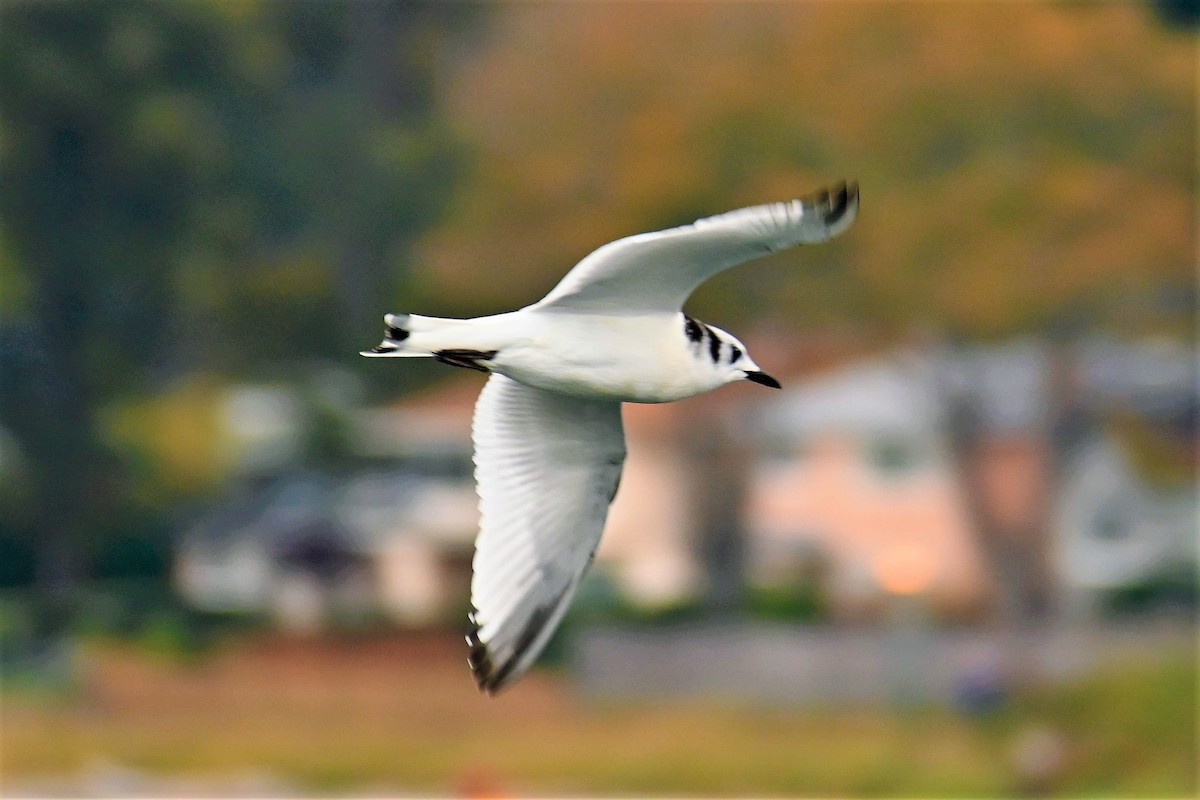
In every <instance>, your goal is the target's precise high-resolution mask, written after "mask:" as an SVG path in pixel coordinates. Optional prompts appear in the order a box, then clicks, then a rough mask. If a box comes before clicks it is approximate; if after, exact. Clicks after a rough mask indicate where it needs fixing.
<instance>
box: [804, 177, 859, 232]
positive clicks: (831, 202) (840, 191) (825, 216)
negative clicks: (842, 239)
mask: <svg viewBox="0 0 1200 800" xmlns="http://www.w3.org/2000/svg"><path fill="white" fill-rule="evenodd" d="M801 202H802V203H803V204H804V205H806V206H809V207H811V208H814V209H816V211H817V212H818V213H819V214H820V215H821V219H822V220H824V221H825V224H826V225H836V224H837V222H838V221H839V220H841V218H842V217H844V216H846V213H847V212H848V211H850V209H855V208H857V207H858V204H859V193H858V181H853V180H851V181H839V182H838V183H835V184H834V185H833V186H827V187H825V188H823V189H820V190H818V191H816V192H813V193H812V194H810V195H808V196H807V197H804V198H802V200H801Z"/></svg>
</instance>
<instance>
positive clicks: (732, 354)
mask: <svg viewBox="0 0 1200 800" xmlns="http://www.w3.org/2000/svg"><path fill="white" fill-rule="evenodd" d="M741 357H742V348H740V347H738V346H737V345H736V344H731V345H729V363H730V364H733V363H735V362H736V361H737V360H738V359H739V358H741Z"/></svg>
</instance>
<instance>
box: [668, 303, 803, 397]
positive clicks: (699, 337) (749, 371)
mask: <svg viewBox="0 0 1200 800" xmlns="http://www.w3.org/2000/svg"><path fill="white" fill-rule="evenodd" d="M684 325H685V327H684V333H685V334H686V336H687V338H688V340H689V342H690V343H691V346H692V348H693V352H694V353H695V355H696V358H697V359H698V360H700V361H704V362H708V363H709V364H710V365H711V367H712V369H714V370H716V372H717V373H718V375H719V378H720V379H721V381H722V382H723V383H733V382H734V381H751V382H753V383H757V384H761V385H763V386H769V387H771V388H772V389H779V388H782V387H780V385H779V381H777V380H775V379H774V378H772V377H771V376H770V375H768V374H767V373H765V372H763V371H762V370H761V369H759V367H758V364H755V363H754V359H752V358H751V357H750V353H749V352H748V351H747V350H746V345H744V344H742V342H741V340H739V339H738V338H737V337H736V336H734V335H733V334H732V333H729V332H728V331H723V330H721V329H720V328H718V327H716V326H714V325H706V324H704V323H703V322H699V321H697V320H694V319H692V318H691V317H684Z"/></svg>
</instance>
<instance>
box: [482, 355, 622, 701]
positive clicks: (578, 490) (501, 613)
mask: <svg viewBox="0 0 1200 800" xmlns="http://www.w3.org/2000/svg"><path fill="white" fill-rule="evenodd" d="M472 438H473V439H474V442H475V479H476V482H477V484H478V488H479V510H480V518H481V520H480V533H479V538H478V539H477V541H476V544H475V558H474V561H473V567H474V576H473V578H472V583H471V603H472V605H473V606H474V607H475V611H474V613H473V614H472V615H471V621H472V623H473V630H472V632H471V634H470V635H469V636H468V641H469V642H470V644H471V655H470V657H469V658H468V661H469V663H470V664H471V668H472V671H473V672H474V674H475V679H476V682H477V683H478V684H479V687H480V689H482V690H484V691H486V692H488V693H489V694H492V693H495V692H497V691H499V690H500V689H502V688H504V687H505V686H506V685H508V684H510V683H512V682H513V681H514V680H516V679H517V678H518V677H520V676H521V675H522V674H523V673H524V672H525V670H527V669H528V668H529V667H530V666H531V665H532V664H533V662H534V660H535V659H536V658H537V656H538V655H539V653H540V652H541V651H542V649H543V648H544V647H545V646H546V643H547V642H548V641H549V639H550V635H551V634H552V633H553V632H554V629H555V627H556V626H557V625H558V623H559V621H560V620H561V619H562V616H563V614H564V613H565V612H566V609H567V606H568V605H569V604H570V601H571V598H572V597H573V596H574V594H575V589H576V587H578V585H579V581H580V580H581V579H582V577H583V575H584V573H585V572H586V571H587V568H588V565H589V564H590V563H591V558H592V554H593V553H594V552H595V549H596V546H597V545H598V544H599V541H600V534H601V533H602V532H603V530H604V520H605V518H606V517H607V514H608V505H609V503H610V502H611V500H612V497H613V494H614V493H615V491H616V486H617V482H618V481H619V480H620V476H621V467H622V465H623V463H624V460H625V436H624V431H623V429H622V426H621V405H620V403H615V402H611V401H599V400H589V399H584V398H576V397H569V396H567V395H560V394H555V393H552V392H546V391H542V390H540V389H535V388H532V387H529V386H525V385H524V384H520V383H517V382H516V381H513V380H510V379H509V378H506V377H504V376H502V375H493V376H492V377H491V378H490V379H489V380H488V382H487V385H486V386H484V389H483V392H482V393H481V394H480V396H479V401H478V403H477V404H476V407H475V420H474V423H473V425H472Z"/></svg>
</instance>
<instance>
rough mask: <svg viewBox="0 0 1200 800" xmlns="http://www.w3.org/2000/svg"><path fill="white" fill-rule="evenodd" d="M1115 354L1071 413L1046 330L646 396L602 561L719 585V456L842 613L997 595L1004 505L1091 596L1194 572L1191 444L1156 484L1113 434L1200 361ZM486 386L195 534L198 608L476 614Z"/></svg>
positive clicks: (763, 537)
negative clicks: (478, 471)
mask: <svg viewBox="0 0 1200 800" xmlns="http://www.w3.org/2000/svg"><path fill="white" fill-rule="evenodd" d="M1114 347H1115V346H1113V345H1111V343H1108V344H1105V343H1104V342H1101V341H1099V340H1096V341H1091V342H1089V343H1086V344H1085V346H1083V347H1081V348H1080V349H1079V350H1078V352H1077V353H1076V355H1077V358H1076V359H1075V362H1074V368H1073V373H1072V374H1073V376H1074V378H1073V380H1074V381H1075V382H1074V383H1073V384H1072V386H1073V390H1072V393H1071V394H1070V398H1074V399H1072V400H1070V401H1069V402H1067V401H1064V398H1063V397H1057V398H1056V397H1053V396H1052V392H1053V391H1054V390H1055V387H1056V384H1055V383H1054V381H1053V380H1052V378H1053V377H1054V374H1053V371H1052V367H1053V362H1052V359H1050V358H1049V357H1048V355H1047V352H1046V350H1045V348H1044V346H1043V344H1042V343H1040V342H1038V341H1035V340H1023V341H1017V342H1010V343H1008V344H1004V345H998V346H989V347H977V348H971V349H968V350H960V351H955V352H953V353H950V352H946V351H943V350H940V349H937V348H926V349H917V350H907V351H903V350H902V351H898V352H893V353H889V354H883V355H877V356H873V357H870V358H866V359H862V358H860V359H858V360H856V361H852V362H850V363H846V364H843V365H841V366H836V367H833V368H829V369H826V370H825V371H823V372H821V373H818V374H812V375H807V376H804V377H801V378H798V379H795V380H793V381H785V383H787V384H788V385H789V386H795V387H796V388H792V389H786V390H784V391H783V392H782V393H779V394H775V393H770V394H768V393H764V392H762V391H761V390H757V388H756V387H744V386H738V387H730V388H727V389H726V390H724V391H723V392H718V393H713V394H711V395H705V396H703V397H700V398H693V399H690V400H686V401H683V402H680V403H673V404H665V405H637V404H629V405H627V406H626V408H625V412H624V413H625V423H626V428H627V435H628V440H629V455H628V460H627V462H626V466H625V474H624V477H623V480H622V484H621V489H620V492H619V493H618V495H617V498H616V500H615V502H614V504H613V507H612V511H611V514H610V517H609V521H608V525H607V528H606V533H605V537H604V540H603V542H602V545H601V547H600V550H599V552H598V554H597V565H596V569H597V570H598V571H602V572H604V573H605V574H606V575H607V576H608V577H609V578H610V579H611V580H612V582H613V584H614V585H615V587H616V589H617V591H618V592H619V593H620V594H621V595H623V596H624V597H625V598H626V599H627V600H629V601H631V602H633V603H635V604H639V605H643V606H655V605H668V604H673V603H679V602H686V601H688V600H691V599H695V598H696V597H697V596H698V595H699V594H700V593H701V592H703V591H704V590H705V588H706V584H705V578H706V577H707V575H706V571H705V569H704V567H703V565H702V564H701V556H700V554H699V553H698V548H699V545H700V543H699V542H698V534H697V530H698V528H699V526H700V524H701V523H702V520H701V519H700V516H699V515H700V514H702V513H704V512H703V506H704V505H705V504H704V503H703V502H700V500H702V499H703V498H699V497H698V495H697V492H698V491H700V490H703V491H704V492H709V491H711V487H708V488H704V487H699V488H698V486H697V483H696V478H697V473H698V472H699V471H703V472H704V473H705V474H707V473H708V472H710V471H712V470H716V469H718V468H720V469H724V470H725V471H724V472H723V473H722V474H723V476H724V477H723V478H722V483H724V482H726V481H729V480H739V481H741V482H743V483H744V487H742V489H741V490H739V492H740V493H739V492H733V493H732V494H730V497H740V498H741V500H740V502H739V503H738V504H739V505H740V506H741V507H742V509H743V512H742V517H741V520H740V522H739V521H738V520H736V519H734V520H733V521H732V522H731V523H729V524H733V525H735V526H736V527H738V528H740V529H741V536H742V541H743V546H744V556H745V558H744V572H745V575H744V577H745V579H746V580H747V581H748V582H749V583H751V584H753V585H758V586H762V587H771V588H780V589H789V588H795V587H797V586H801V585H808V586H809V587H810V588H813V587H814V585H815V588H817V589H819V591H821V592H822V593H824V595H825V596H826V598H827V600H828V601H829V607H830V609H831V611H832V612H833V613H834V615H835V616H837V617H840V618H874V617H878V616H879V615H880V614H881V613H882V612H883V611H884V610H885V609H886V608H888V601H889V598H893V597H896V596H905V595H920V596H921V597H922V598H924V599H925V600H926V601H927V603H928V605H929V606H930V607H931V608H933V609H934V610H935V612H936V613H938V614H941V615H943V616H950V617H954V618H971V617H973V616H976V615H978V613H979V612H980V611H981V610H983V609H984V608H986V607H987V606H988V604H989V603H992V602H994V600H995V597H994V594H995V580H996V574H995V572H994V570H997V569H1004V568H1005V564H1004V563H1003V562H1001V563H999V564H998V563H997V562H996V553H995V552H992V553H987V552H984V550H983V549H982V548H983V546H984V545H985V542H983V540H982V539H981V531H980V529H979V528H978V527H977V526H978V525H980V524H981V523H980V519H981V517H980V515H981V514H982V515H986V519H987V520H988V524H990V525H991V526H992V527H991V528H989V529H988V530H987V533H988V534H990V535H1001V536H1012V537H1020V536H1038V537H1041V538H1042V539H1046V540H1047V542H1046V548H1045V549H1046V550H1047V551H1048V552H1047V554H1046V559H1045V560H1046V561H1047V562H1048V563H1047V565H1046V566H1047V569H1048V570H1049V571H1050V577H1049V580H1050V581H1051V582H1052V583H1053V584H1054V588H1055V589H1057V590H1061V592H1062V593H1063V594H1064V596H1069V597H1071V598H1075V600H1076V601H1077V602H1076V604H1077V605H1079V604H1080V603H1082V605H1083V606H1086V605H1088V601H1087V598H1088V597H1089V596H1090V595H1089V594H1088V593H1089V592H1093V591H1096V590H1108V589H1111V588H1113V587H1115V586H1122V585H1128V584H1131V583H1134V582H1137V581H1142V580H1146V579H1147V578H1150V577H1153V576H1154V575H1155V574H1158V572H1161V571H1162V569H1163V568H1164V567H1165V566H1169V567H1171V568H1172V569H1179V568H1181V566H1180V565H1183V568H1190V567H1189V566H1188V565H1191V564H1193V563H1194V560H1193V559H1192V557H1191V554H1190V549H1191V547H1192V546H1193V545H1194V536H1195V518H1194V512H1195V501H1196V490H1195V486H1194V481H1192V480H1191V476H1192V472H1191V471H1190V460H1189V459H1190V456H1189V457H1185V459H1184V460H1185V462H1186V464H1185V468H1184V470H1183V475H1184V476H1185V478H1186V479H1185V480H1183V481H1176V482H1175V483H1173V484H1170V485H1169V486H1168V487H1166V488H1164V487H1163V486H1162V485H1160V483H1161V482H1160V483H1154V482H1147V480H1146V479H1145V478H1144V477H1142V476H1141V473H1140V472H1139V471H1138V469H1137V468H1136V467H1135V465H1134V464H1133V462H1131V461H1130V459H1129V458H1128V457H1127V456H1125V455H1122V454H1123V453H1125V452H1126V449H1123V448H1122V446H1121V442H1120V439H1119V438H1118V437H1115V436H1114V433H1113V431H1112V430H1111V428H1110V427H1108V426H1106V425H1105V424H1102V422H1103V421H1104V420H1107V419H1110V418H1112V417H1113V415H1114V414H1118V413H1119V412H1120V411H1121V410H1122V409H1133V410H1134V411H1136V412H1137V414H1138V415H1140V416H1138V418H1139V419H1142V418H1148V419H1157V418H1162V419H1167V420H1172V419H1176V418H1178V417H1179V416H1180V414H1182V415H1183V416H1184V417H1186V416H1187V413H1189V412H1188V411H1187V409H1188V408H1189V406H1188V402H1189V399H1190V398H1191V394H1190V384H1189V383H1188V380H1190V376H1191V375H1192V374H1193V373H1192V372H1190V371H1189V369H1190V368H1189V362H1187V360H1186V359H1187V357H1188V356H1187V351H1186V349H1185V350H1183V351H1181V352H1179V353H1173V354H1172V355H1170V357H1163V354H1162V353H1161V352H1159V353H1158V356H1157V358H1158V361H1157V362H1156V363H1158V364H1159V367H1158V368H1148V367H1147V366H1146V363H1147V355H1146V352H1145V350H1144V349H1143V348H1138V347H1126V346H1124V345H1122V346H1121V347H1119V348H1116V349H1114ZM1114 353H1115V355H1114ZM1181 356H1182V357H1183V359H1184V360H1183V361H1182V362H1181V361H1180V357H1181ZM1114 358H1115V359H1116V360H1115V361H1114V360H1113V359H1114ZM1125 362H1130V364H1131V366H1130V367H1129V368H1125V367H1123V366H1122V364H1124V363H1125ZM1181 365H1182V368H1181ZM1137 374H1140V375H1141V376H1142V377H1141V378H1140V379H1137V380H1132V379H1131V376H1133V375H1137ZM482 381H483V379H482V377H481V376H477V375H473V374H472V375H455V376H452V377H451V378H450V379H449V380H447V381H446V382H444V383H442V384H439V385H437V386H435V387H433V388H432V389H430V390H427V391H425V392H423V393H419V394H416V395H413V396H409V397H406V398H404V399H402V400H401V401H399V402H397V403H395V404H392V405H388V406H384V407H380V408H375V409H370V410H366V411H362V412H359V414H358V415H357V418H356V424H355V425H354V429H355V430H356V431H357V436H356V439H355V441H354V443H353V445H354V448H355V450H356V451H357V452H358V453H359V454H360V456H362V457H363V458H364V459H366V460H367V463H369V464H370V465H371V466H369V467H365V468H363V469H362V470H361V471H359V472H357V473H355V474H353V475H351V476H350V477H348V478H345V479H341V480H338V481H336V482H334V481H328V480H327V481H325V482H324V483H318V482H315V481H314V479H312V478H311V476H310V477H294V478H292V479H286V480H279V481H276V482H275V483H273V484H271V485H270V486H268V487H263V488H260V489H259V490H257V491H256V492H251V493H249V494H248V495H247V496H246V497H243V498H242V499H238V500H235V501H233V502H231V503H230V504H229V505H227V506H226V507H224V508H223V509H221V510H219V511H217V512H215V513H214V514H213V515H211V516H210V517H208V518H206V519H204V520H202V521H201V522H200V523H198V524H197V525H196V526H194V527H193V528H192V529H190V530H189V531H187V532H186V533H185V535H184V536H183V537H182V540H181V544H180V547H179V558H178V571H177V575H178V579H179V586H180V589H181V591H182V592H183V593H184V595H185V597H187V598H188V599H189V600H191V602H193V603H195V604H196V605H198V606H200V607H203V608H212V609H231V610H233V609H236V610H246V611H257V612H268V613H273V614H275V615H276V616H278V617H279V618H280V619H281V620H283V621H284V622H285V624H288V625H290V626H291V627H294V628H305V627H312V626H314V625H316V624H318V622H319V621H320V620H324V619H328V618H330V617H331V615H336V614H342V615H345V614H348V613H349V614H364V613H381V614H383V615H385V616H386V617H387V618H389V619H392V620H394V621H398V622H401V623H403V624H410V625H420V624H428V623H435V622H439V621H445V620H450V619H454V618H457V617H459V616H460V615H461V614H462V613H463V612H464V611H465V610H466V607H467V602H468V598H469V582H470V565H471V555H472V548H473V540H474V537H475V533H476V531H477V526H478V510H477V503H476V498H475V492H474V484H473V477H472V463H471V444H470V425H471V416H472V412H473V408H474V403H475V399H476V397H477V396H478V392H479V389H480V388H481V385H482ZM1139 387H1140V388H1139ZM1146 387H1149V388H1146ZM1142 395H1145V397H1143V399H1142V401H1137V399H1136V398H1138V397H1141V396H1142ZM1172 398H1173V399H1172ZM951 402H955V403H958V407H961V408H966V409H968V410H969V411H970V418H971V421H970V423H969V424H970V425H971V426H972V430H973V434H972V435H973V436H974V442H975V446H974V447H973V449H972V450H971V452H970V454H969V455H970V458H969V460H968V462H966V463H964V461H963V454H962V453H957V452H954V448H953V447H952V446H951V440H952V436H953V435H954V433H955V431H954V428H953V426H954V425H962V424H963V422H962V420H961V419H956V418H955V417H954V415H953V414H952V413H950V410H951V407H950V403H951ZM1139 402H1140V405H1139ZM1154 404H1158V405H1159V406H1162V408H1157V407H1155V408H1151V407H1150V406H1152V405H1154ZM1054 408H1060V409H1061V408H1066V409H1068V410H1070V411H1071V413H1070V414H1066V415H1064V414H1058V415H1057V417H1055V416H1054V415H1053V414H1052V413H1051V410H1052V409H1054ZM1181 409H1182V410H1181ZM1156 414H1157V415H1158V416H1157V417H1156V416H1155V415H1156ZM1064 419H1065V420H1067V421H1068V422H1069V423H1070V424H1068V425H1064V424H1062V422H1063V420H1064ZM1056 423H1058V424H1057V427H1055V424H1056ZM1176 428H1178V430H1175V429H1172V430H1173V431H1174V433H1170V435H1168V436H1167V440H1168V441H1169V442H1175V443H1178V442H1180V441H1182V442H1184V443H1185V446H1186V445H1187V443H1189V442H1191V441H1192V439H1193V438H1194V430H1193V429H1192V428H1189V427H1188V424H1183V425H1182V427H1180V426H1179V425H1178V424H1176ZM1064 430H1065V431H1067V434H1069V435H1066V436H1064V435H1062V432H1063V431H1064ZM717 432H723V433H722V436H716V435H715V434H716V433H717ZM701 434H703V435H707V436H709V437H710V438H713V440H714V442H717V441H718V440H722V441H724V442H725V444H723V445H721V446H719V447H718V446H716V445H713V447H711V448H709V449H704V448H700V449H699V450H698V449H697V447H696V443H695V442H694V441H692V440H690V439H689V437H692V438H695V437H697V436H699V435H701ZM1189 437H1191V438H1189ZM731 442H732V443H740V444H737V445H736V446H735V447H734V450H735V451H736V452H733V451H730V450H729V448H730V446H731V445H730V443H731ZM722 448H724V449H722ZM716 459H725V460H726V461H728V463H725V462H721V463H717V461H716ZM726 467H728V468H729V469H725V468H726ZM964 469H969V470H971V473H970V475H971V480H972V481H974V484H973V486H972V487H970V488H971V490H972V491H967V490H966V489H967V480H966V478H965V476H966V474H967V473H965V472H964ZM730 470H732V471H730ZM1060 474H1061V479H1059V475H1060ZM722 502H724V501H722ZM973 504H974V505H973ZM1047 526H1049V527H1047ZM1010 532H1015V533H1010ZM1008 544H1011V545H1013V547H1015V548H1018V549H1019V548H1021V547H1026V548H1028V547H1030V546H1031V543H1030V542H1028V541H1024V542H1023V541H1020V540H1019V538H1014V540H1013V542H1009V543H1008ZM1000 552H1001V553H1003V552H1004V551H1003V549H1001V550H1000ZM1022 566H1023V565H1022V564H1020V563H1018V564H1017V568H1021V567H1022ZM1156 571H1157V572H1156ZM1079 598H1082V600H1080V599H1079Z"/></svg>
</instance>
